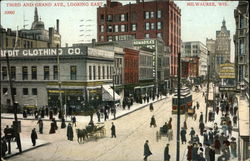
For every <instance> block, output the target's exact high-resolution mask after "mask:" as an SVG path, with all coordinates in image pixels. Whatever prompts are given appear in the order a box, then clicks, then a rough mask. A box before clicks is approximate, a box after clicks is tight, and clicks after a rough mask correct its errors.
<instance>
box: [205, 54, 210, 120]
mask: <svg viewBox="0 0 250 161" xmlns="http://www.w3.org/2000/svg"><path fill="white" fill-rule="evenodd" d="M209 55H210V54H209V52H208V58H209ZM208 60H209V59H208ZM209 63H210V62H209ZM209 63H208V69H207V95H206V115H205V122H206V123H207V110H208V95H209V73H210V64H209Z"/></svg>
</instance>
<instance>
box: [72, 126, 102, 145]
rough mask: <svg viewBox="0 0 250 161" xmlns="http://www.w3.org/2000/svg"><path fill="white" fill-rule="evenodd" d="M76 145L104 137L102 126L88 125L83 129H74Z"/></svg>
mask: <svg viewBox="0 0 250 161" xmlns="http://www.w3.org/2000/svg"><path fill="white" fill-rule="evenodd" d="M76 133H77V141H78V143H81V142H83V140H89V139H94V140H95V141H97V139H98V138H102V137H105V136H106V129H105V127H104V125H99V124H98V125H94V124H93V125H88V126H86V128H85V129H76Z"/></svg>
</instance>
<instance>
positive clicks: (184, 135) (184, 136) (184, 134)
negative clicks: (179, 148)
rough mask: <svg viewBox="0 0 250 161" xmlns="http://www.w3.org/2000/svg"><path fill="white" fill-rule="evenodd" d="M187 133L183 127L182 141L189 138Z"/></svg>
mask: <svg viewBox="0 0 250 161" xmlns="http://www.w3.org/2000/svg"><path fill="white" fill-rule="evenodd" d="M186 134H187V132H186V130H185V129H182V130H181V141H182V142H186V141H187V139H186Z"/></svg>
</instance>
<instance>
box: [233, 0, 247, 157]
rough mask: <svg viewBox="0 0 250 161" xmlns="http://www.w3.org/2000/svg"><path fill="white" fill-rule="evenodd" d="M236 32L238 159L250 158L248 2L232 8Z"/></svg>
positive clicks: (241, 2)
mask: <svg viewBox="0 0 250 161" xmlns="http://www.w3.org/2000/svg"><path fill="white" fill-rule="evenodd" d="M234 18H235V22H236V32H235V35H234V44H235V71H236V73H235V75H236V82H237V89H238V90H239V91H240V93H241V95H240V96H238V97H237V98H238V107H239V136H240V137H239V160H240V161H243V160H247V159H249V158H250V127H249V125H250V124H249V123H250V116H249V110H250V106H249V105H250V103H249V100H250V99H249V95H250V88H249V71H250V68H249V2H248V1H240V2H239V4H238V6H237V8H236V9H235V10H234Z"/></svg>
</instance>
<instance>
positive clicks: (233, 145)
mask: <svg viewBox="0 0 250 161" xmlns="http://www.w3.org/2000/svg"><path fill="white" fill-rule="evenodd" d="M230 148H231V154H232V156H233V157H234V158H237V151H236V149H237V143H236V139H235V138H234V137H232V138H231V142H230Z"/></svg>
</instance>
